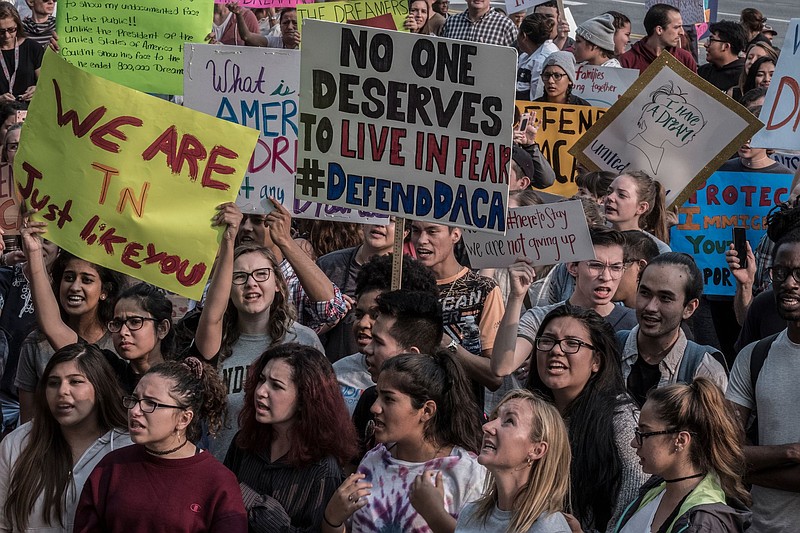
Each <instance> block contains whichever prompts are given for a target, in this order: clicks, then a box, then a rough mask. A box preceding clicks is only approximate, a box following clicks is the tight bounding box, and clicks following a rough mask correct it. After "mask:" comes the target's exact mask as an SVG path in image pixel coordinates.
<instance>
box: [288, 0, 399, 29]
mask: <svg viewBox="0 0 800 533" xmlns="http://www.w3.org/2000/svg"><path fill="white" fill-rule="evenodd" d="M387 13H388V14H390V15H391V16H392V18H393V19H394V24H395V26H396V27H397V29H398V31H406V30H405V29H404V28H403V21H405V19H406V17H407V16H408V2H407V1H406V0H340V1H338V2H317V3H314V4H297V27H298V28H299V29H300V31H301V32H302V31H303V19H304V18H309V19H317V20H327V21H328V22H339V23H342V24H343V23H346V22H348V21H358V20H367V19H374V18H377V17H380V16H381V15H386V14H387Z"/></svg>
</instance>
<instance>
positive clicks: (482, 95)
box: [295, 20, 516, 233]
mask: <svg viewBox="0 0 800 533" xmlns="http://www.w3.org/2000/svg"><path fill="white" fill-rule="evenodd" d="M304 24H305V26H306V28H305V32H304V34H305V37H304V39H305V41H306V44H307V45H308V44H309V43H311V46H306V47H304V48H303V51H302V56H303V58H302V63H301V65H302V73H301V79H300V88H301V91H300V108H301V109H302V110H303V111H302V113H301V117H300V123H301V124H302V126H301V140H300V151H301V152H300V157H299V159H298V167H297V177H296V183H295V196H296V197H297V198H300V199H306V200H313V201H319V202H322V203H328V204H331V205H339V206H343V207H350V208H355V209H361V210H369V211H379V212H382V213H389V214H395V215H397V216H400V217H404V218H405V217H408V218H414V219H417V220H428V221H432V222H436V223H439V224H448V225H458V226H461V227H475V228H479V229H482V230H485V231H494V232H499V233H503V232H504V230H505V222H506V209H505V206H506V199H507V196H508V168H509V163H510V158H511V134H512V131H511V121H512V119H513V113H512V106H513V101H514V85H513V84H510V85H509V84H498V83H497V80H498V79H499V78H500V77H501V76H503V75H504V74H505V73H508V72H512V71H513V70H514V68H516V67H515V66H516V51H515V50H514V49H512V48H509V47H503V46H492V45H484V44H479V43H471V42H462V41H455V40H450V39H441V38H437V37H428V36H423V35H410V34H406V33H401V32H385V31H382V30H375V29H372V28H362V27H356V26H349V25H340V24H333V23H330V22H322V21H318V20H306V21H305V22H304ZM478 66H480V68H478Z"/></svg>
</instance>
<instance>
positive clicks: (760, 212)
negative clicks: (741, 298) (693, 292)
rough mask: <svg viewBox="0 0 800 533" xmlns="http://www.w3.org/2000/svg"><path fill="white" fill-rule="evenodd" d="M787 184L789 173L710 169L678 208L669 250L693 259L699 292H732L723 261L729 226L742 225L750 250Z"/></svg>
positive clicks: (786, 194)
mask: <svg viewBox="0 0 800 533" xmlns="http://www.w3.org/2000/svg"><path fill="white" fill-rule="evenodd" d="M791 182H792V175H791V174H761V173H755V172H715V173H714V174H712V175H711V176H710V177H709V178H708V180H706V182H705V184H701V187H700V188H699V189H697V191H696V192H694V193H692V194H691V195H690V196H689V197H688V199H687V200H686V202H685V203H684V204H683V205H682V206H681V207H679V208H678V225H677V226H673V227H672V230H671V232H670V243H669V244H670V246H671V247H672V250H673V251H675V252H685V253H687V254H689V255H691V256H692V257H694V259H695V261H696V262H697V266H698V267H699V268H700V270H701V271H702V272H703V282H704V285H705V288H704V289H703V293H704V294H712V295H733V294H734V292H736V281H735V280H734V279H733V275H732V274H731V272H730V270H728V265H727V263H726V261H725V251H726V250H727V249H728V246H729V245H730V243H731V240H732V232H733V230H732V228H733V227H734V226H738V227H742V228H746V230H747V240H748V241H749V242H750V247H751V248H752V249H753V250H755V248H756V245H757V244H758V242H759V240H761V237H762V236H763V235H764V233H765V232H766V225H765V218H766V216H767V213H769V210H770V209H772V208H773V207H775V206H776V205H777V204H779V203H782V202H785V201H786V200H787V199H788V198H789V186H790V184H791Z"/></svg>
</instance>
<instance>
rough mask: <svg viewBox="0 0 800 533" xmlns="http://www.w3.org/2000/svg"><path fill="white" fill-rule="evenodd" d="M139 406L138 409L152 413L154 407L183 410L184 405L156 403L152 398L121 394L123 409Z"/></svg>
mask: <svg viewBox="0 0 800 533" xmlns="http://www.w3.org/2000/svg"><path fill="white" fill-rule="evenodd" d="M137 405H138V406H139V409H141V410H142V412H143V413H153V412H155V410H156V409H180V410H185V409H186V407H185V406H183V405H169V404H166V403H158V402H156V401H153V400H148V399H147V398H136V397H135V396H123V397H122V407H124V408H125V409H129V410H130V409H133V408H134V407H136V406H137Z"/></svg>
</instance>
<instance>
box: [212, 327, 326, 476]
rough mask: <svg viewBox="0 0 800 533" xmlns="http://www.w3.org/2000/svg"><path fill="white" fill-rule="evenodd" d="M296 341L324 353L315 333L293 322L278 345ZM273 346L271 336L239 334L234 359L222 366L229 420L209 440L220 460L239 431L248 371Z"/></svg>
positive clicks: (234, 349)
mask: <svg viewBox="0 0 800 533" xmlns="http://www.w3.org/2000/svg"><path fill="white" fill-rule="evenodd" d="M287 342H297V343H300V344H305V345H307V346H313V347H314V348H316V349H317V350H319V351H320V352H322V353H325V351H324V350H323V348H322V343H320V342H319V338H318V337H317V334H316V333H314V330H312V329H309V328H307V327H305V326H303V325H302V324H298V323H297V322H294V323H292V325H291V326H290V327H289V330H288V331H287V332H286V335H285V336H284V338H283V341H281V342H280V343H278V344H283V343H287ZM270 345H272V337H270V336H269V335H268V334H264V335H239V339H238V340H237V341H236V342H235V343H234V345H233V348H232V349H231V356H230V357H228V358H227V359H224V360H223V361H221V362H220V363H219V366H218V371H219V374H220V376H221V377H222V381H223V382H224V383H225V388H227V389H228V419H227V423H226V424H225V426H224V427H223V428H222V429H220V430H219V433H218V434H217V436H216V437H214V438H212V439H210V444H211V445H210V447H209V450H210V451H211V453H213V454H214V457H216V458H217V459H219V460H220V461H222V460H224V459H225V454H226V453H228V448H229V447H230V445H231V441H233V436H234V435H236V432H237V431H239V420H238V419H239V412H240V411H241V410H242V407H243V406H244V383H245V381H247V369H248V368H249V367H250V365H251V364H252V363H254V362H255V361H256V360H257V359H258V358H259V357H261V354H263V353H264V352H265V351H266V350H267V348H269V347H270Z"/></svg>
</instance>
